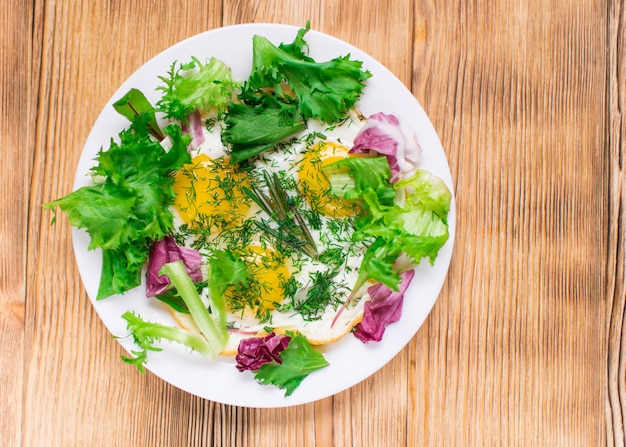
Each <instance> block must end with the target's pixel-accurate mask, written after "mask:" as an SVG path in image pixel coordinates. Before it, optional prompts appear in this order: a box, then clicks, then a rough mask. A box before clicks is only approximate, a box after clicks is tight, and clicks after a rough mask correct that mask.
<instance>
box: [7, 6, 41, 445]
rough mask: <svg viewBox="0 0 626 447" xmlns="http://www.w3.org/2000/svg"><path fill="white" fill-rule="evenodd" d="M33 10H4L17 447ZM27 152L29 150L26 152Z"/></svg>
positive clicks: (12, 414) (11, 396) (10, 385)
mask: <svg viewBox="0 0 626 447" xmlns="http://www.w3.org/2000/svg"><path fill="white" fill-rule="evenodd" d="M32 14H33V12H32V10H31V9H30V7H29V5H21V4H13V3H12V2H9V3H7V2H5V3H3V4H2V5H1V6H0V25H2V28H3V29H5V30H6V31H5V32H3V33H2V35H1V37H0V66H1V67H3V69H2V70H1V71H0V110H2V111H3V113H2V114H1V115H0V151H1V152H2V158H1V159H2V163H1V165H0V173H1V176H2V177H1V178H2V182H0V197H2V198H3V200H2V203H1V204H0V245H1V246H3V247H5V249H3V250H2V256H1V257H0V340H2V347H1V348H0V395H1V396H2V397H3V400H4V404H3V407H5V408H6V411H5V410H4V409H3V411H2V412H1V413H0V433H1V434H2V438H3V442H7V443H9V444H10V445H19V444H20V442H21V437H20V426H21V418H22V414H23V407H22V390H23V389H24V377H23V362H24V317H25V315H24V304H25V291H26V229H27V226H28V219H27V217H28V179H29V175H30V164H31V161H30V157H31V156H32V153H33V152H32V150H27V149H26V148H32V146H33V142H34V139H33V138H32V135H33V116H34V107H33V106H34V104H33V102H32V99H33V98H32V90H31V86H30V84H29V77H30V73H31V70H32V68H33V67H32V66H31V65H30V64H29V63H28V61H29V60H30V54H29V51H30V49H31V43H32V42H31V41H30V40H29V39H28V38H23V36H30V34H31V28H30V27H31V24H30V17H31V16H32ZM25 149H26V150H25Z"/></svg>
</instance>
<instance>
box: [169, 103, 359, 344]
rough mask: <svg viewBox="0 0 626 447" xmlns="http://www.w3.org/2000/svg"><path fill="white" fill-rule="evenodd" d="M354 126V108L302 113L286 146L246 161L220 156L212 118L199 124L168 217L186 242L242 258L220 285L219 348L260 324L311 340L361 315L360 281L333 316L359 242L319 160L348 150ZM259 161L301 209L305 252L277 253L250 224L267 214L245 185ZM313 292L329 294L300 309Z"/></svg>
mask: <svg viewBox="0 0 626 447" xmlns="http://www.w3.org/2000/svg"><path fill="white" fill-rule="evenodd" d="M362 126H363V118H362V117H361V116H360V115H359V114H357V113H356V112H355V113H353V114H351V115H350V116H349V117H348V118H347V119H346V120H344V121H343V122H341V123H339V124H336V125H334V126H332V127H330V126H325V125H324V124H322V123H320V122H315V121H313V120H311V121H310V122H309V127H308V129H307V130H305V131H304V132H302V134H300V135H298V136H297V137H296V138H295V140H294V141H293V142H292V144H290V145H289V147H281V148H280V149H276V150H271V151H267V152H266V153H263V154H262V155H261V156H260V157H257V158H256V159H255V160H254V163H253V169H242V168H240V167H238V166H235V165H231V164H230V163H229V160H228V154H227V151H226V150H225V148H224V146H223V145H222V144H221V141H220V138H219V126H214V127H213V128H211V129H205V130H204V131H205V142H204V143H203V144H202V145H201V146H200V147H199V148H198V149H197V155H195V156H194V157H193V159H192V162H191V163H190V164H189V165H186V166H185V167H183V168H182V169H180V170H179V171H178V173H177V174H176V176H175V179H174V180H175V187H174V191H175V193H176V200H175V203H174V210H175V215H176V216H177V222H176V224H177V227H178V228H179V231H180V233H182V234H183V235H184V237H185V238H186V240H187V241H188V245H191V246H194V247H198V246H199V247H201V249H200V250H201V251H204V252H205V253H209V252H210V251H211V250H212V249H216V248H218V249H225V250H228V251H230V252H231V253H235V254H236V255H237V256H238V257H239V258H240V259H242V260H243V261H244V262H245V263H246V265H247V270H248V278H247V283H246V285H245V286H238V287H235V286H231V287H229V288H228V289H227V290H226V292H225V299H226V302H227V310H228V316H227V320H228V324H229V331H230V339H229V342H228V345H227V346H226V348H225V349H224V351H223V354H225V355H234V354H236V352H237V347H238V345H239V342H240V341H241V340H242V339H244V338H247V337H251V336H262V335H265V334H266V333H267V331H268V330H273V331H275V332H277V333H281V332H282V333H284V332H287V331H298V332H300V333H301V334H303V335H304V336H305V337H306V338H307V339H308V340H309V342H310V343H311V344H318V345H319V344H326V343H331V342H333V341H336V340H338V339H340V338H341V337H343V336H344V335H345V334H346V333H348V332H349V331H350V330H351V329H352V328H353V327H354V325H356V324H357V323H358V322H359V321H360V320H361V318H362V314H363V305H364V302H365V299H361V298H362V296H363V295H364V294H365V292H364V291H365V290H366V287H362V288H361V291H360V292H359V293H358V294H357V295H356V296H355V297H354V299H353V300H351V304H350V305H349V306H348V307H346V308H345V309H342V312H341V313H340V315H339V317H338V318H337V319H336V321H334V323H333V320H335V317H336V316H337V313H338V310H339V308H341V305H342V303H343V301H344V300H345V299H346V298H347V297H348V295H350V293H351V291H352V287H353V286H354V284H356V281H357V276H358V268H359V266H360V263H361V259H362V256H363V253H364V251H365V247H364V246H359V245H358V244H355V243H353V242H352V241H351V239H350V235H351V231H352V230H351V226H350V225H351V224H350V222H351V220H350V218H351V217H352V216H355V214H356V213H357V212H358V209H357V208H356V207H355V205H354V204H352V203H350V202H348V201H347V200H345V199H340V198H337V197H334V196H332V195H331V194H330V191H329V189H330V184H329V182H328V179H327V178H326V176H325V174H324V172H323V171H322V168H323V167H324V166H327V165H329V164H331V163H333V162H335V161H337V160H341V159H344V158H346V157H349V156H350V155H349V148H350V147H351V146H352V142H353V140H354V138H355V136H356V135H357V133H358V131H359V130H360V128H361V127H362ZM262 170H266V171H267V172H270V173H277V174H279V175H280V177H281V178H282V179H283V182H284V183H285V184H286V185H287V186H286V188H288V196H289V197H290V198H291V200H292V201H294V202H297V203H298V204H299V205H298V206H299V207H300V208H302V210H303V213H306V216H307V219H308V221H307V227H308V229H309V231H310V233H311V237H312V238H313V240H314V241H315V244H316V246H317V250H318V256H317V257H316V258H315V259H313V258H310V257H306V256H302V255H298V254H297V253H294V252H289V251H287V252H286V253H282V252H281V250H280V249H279V248H280V247H278V246H279V245H280V244H281V243H282V242H284V241H280V240H275V239H272V238H271V237H268V235H267V234H265V233H264V232H263V231H262V230H261V229H260V228H258V226H257V225H256V224H255V222H258V221H264V222H269V221H270V220H271V219H270V216H267V215H265V214H264V213H263V212H262V210H261V209H260V208H259V206H258V205H257V204H256V203H255V202H254V201H253V200H251V198H250V196H249V194H247V193H246V188H249V189H252V188H253V185H255V184H258V181H259V179H258V174H257V177H255V172H259V171H262ZM313 217H314V219H313ZM311 219H312V220H311ZM320 278H321V279H320ZM324 294H325V295H324ZM322 295H324V296H326V295H327V296H328V297H330V298H329V300H330V301H329V303H328V304H327V305H326V307H323V306H324V304H322V305H321V307H320V308H315V309H314V311H310V309H308V307H310V306H309V303H311V302H312V301H316V300H318V299H319V298H320V297H321V296H322ZM205 299H207V304H208V298H207V297H206V296H205ZM175 318H176V319H177V321H178V323H179V324H180V325H181V326H183V327H187V328H193V327H194V325H193V321H191V320H190V318H189V317H188V316H187V315H184V314H175Z"/></svg>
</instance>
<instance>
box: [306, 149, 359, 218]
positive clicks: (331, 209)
mask: <svg viewBox="0 0 626 447" xmlns="http://www.w3.org/2000/svg"><path fill="white" fill-rule="evenodd" d="M349 151H350V150H349V149H348V148H347V147H345V146H343V145H341V144H337V143H334V142H330V141H324V142H321V143H318V144H316V145H315V146H313V147H311V149H310V150H307V151H305V152H304V153H303V158H302V160H301V162H300V170H299V172H298V179H299V182H298V187H299V189H300V192H301V193H302V195H303V196H304V197H305V199H306V200H307V202H309V204H310V205H311V207H312V208H313V209H314V210H316V211H319V212H320V213H322V214H324V215H326V216H330V217H347V216H352V215H354V214H355V213H356V211H357V206H356V205H355V204H353V203H351V202H350V201H348V200H345V199H343V198H340V197H336V196H335V195H333V194H332V193H331V191H330V183H329V181H328V178H327V177H326V174H324V171H322V168H323V167H324V166H328V165H330V164H331V163H334V162H336V161H339V160H342V159H344V158H347V157H348V156H349Z"/></svg>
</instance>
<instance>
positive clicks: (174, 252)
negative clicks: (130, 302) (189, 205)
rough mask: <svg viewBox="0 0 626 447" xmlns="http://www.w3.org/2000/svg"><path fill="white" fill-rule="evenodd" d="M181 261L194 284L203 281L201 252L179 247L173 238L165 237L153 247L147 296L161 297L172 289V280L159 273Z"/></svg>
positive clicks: (147, 278)
mask: <svg viewBox="0 0 626 447" xmlns="http://www.w3.org/2000/svg"><path fill="white" fill-rule="evenodd" d="M180 260H182V261H183V264H185V270H186V271H187V273H188V274H189V276H190V277H191V280H192V281H193V282H198V281H202V271H201V266H202V256H201V255H200V253H199V252H197V251H196V250H192V249H191V248H186V247H181V246H179V245H178V244H176V241H174V238H173V237H172V236H165V237H164V238H163V239H161V240H160V241H157V242H155V243H154V245H152V248H151V249H150V257H149V259H148V273H147V274H146V296H157V295H160V294H161V293H163V292H165V291H166V290H167V289H168V288H169V287H170V279H169V278H168V277H167V276H165V275H163V276H159V271H160V270H161V267H163V266H164V265H165V264H167V263H170V262H174V261H180Z"/></svg>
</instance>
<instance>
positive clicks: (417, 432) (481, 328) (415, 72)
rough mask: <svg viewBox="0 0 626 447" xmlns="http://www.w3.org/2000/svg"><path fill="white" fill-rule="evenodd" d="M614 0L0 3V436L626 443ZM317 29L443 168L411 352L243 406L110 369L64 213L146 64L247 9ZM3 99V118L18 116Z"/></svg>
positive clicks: (35, 440) (117, 365)
mask: <svg viewBox="0 0 626 447" xmlns="http://www.w3.org/2000/svg"><path fill="white" fill-rule="evenodd" d="M625 9H626V8H625V4H624V1H623V0H609V1H601V0H583V1H580V0H559V1H557V0H523V1H522V0H512V1H505V0H485V1H479V0H473V1H468V2H458V1H455V0H443V1H435V0H423V1H419V2H418V1H414V0H399V1H394V2H388V1H382V0H361V1H358V2H356V1H355V2H350V1H345V0H343V1H341V0H315V1H309V2H302V1H299V0H240V1H232V2H226V1H223V2H222V1H201V0H191V1H187V2H175V1H173V0H168V1H162V2H158V1H154V0H137V1H134V2H123V1H117V0H104V1H102V0H100V1H95V0H70V1H58V0H57V1H54V0H34V1H32V2H4V3H2V6H0V23H2V24H3V25H4V27H3V28H4V31H3V33H2V37H0V42H1V46H0V48H1V49H2V52H0V60H2V64H0V104H1V105H0V107H1V110H2V111H3V113H2V116H0V150H2V160H3V163H2V166H1V168H0V169H2V176H3V179H4V181H3V182H1V183H0V192H1V194H2V197H3V199H4V200H3V202H2V205H1V207H0V210H1V212H0V242H1V243H0V250H2V258H1V259H2V261H1V262H2V263H1V264H0V265H1V268H2V270H1V273H0V336H1V337H2V341H3V347H2V351H0V352H1V354H0V394H1V395H2V396H3V403H2V411H0V436H1V439H2V440H3V441H2V444H3V445H16V446H17V445H21V446H29V447H30V446H39V445H45V446H73V445H76V446H83V445H90V446H129V445H132V446H160V445H163V446H178V445H185V446H187V445H189V446H191V445H193V446H195V445H215V446H272V445H288V446H307V447H309V446H323V447H326V446H330V445H337V446H348V445H351V446H415V445H427V446H451V445H463V446H465V445H467V446H488V445H493V446H546V445H549V446H596V445H598V446H599V445H614V446H623V445H624V442H625V440H626V436H625V426H626V360H625V352H626V318H625V315H626V286H625V284H624V278H625V276H626V275H625V263H624V257H625V255H626V249H625V244H624V237H625V233H624V222H625V217H626V216H625V214H624V210H625V209H626V199H625V198H626V190H625V183H624V153H623V152H624V142H625V141H626V122H625V118H624V113H623V110H624V104H625V102H624V101H625V98H626V72H625V70H626V68H625V65H624V60H625V59H626V39H624V34H623V29H624V27H625V26H626V22H625V14H626V13H625ZM309 19H310V20H311V24H312V27H313V28H314V29H317V30H320V31H323V32H326V33H329V34H332V35H334V36H336V37H338V38H340V39H342V40H345V41H346V42H348V43H350V44H353V45H355V46H357V47H359V48H361V49H362V50H364V51H366V52H367V53H369V54H370V55H372V56H373V57H374V58H376V59H378V60H379V61H381V62H382V63H383V64H385V65H386V66H387V67H388V68H389V69H390V70H391V71H392V72H393V73H394V74H395V75H396V76H398V78H400V79H401V80H402V81H403V82H404V83H405V84H406V85H407V86H408V87H409V88H410V89H411V90H412V92H413V93H414V95H415V96H416V98H417V99H418V100H419V101H420V103H421V104H422V105H423V106H424V109H425V110H426V112H427V113H428V115H429V116H430V118H431V120H432V121H433V124H434V126H435V128H436V130H437V132H438V134H439V136H440V138H441V140H442V143H443V146H444V149H445V151H446V154H447V156H448V160H449V162H450V167H451V170H452V175H453V181H454V185H455V193H456V200H457V236H456V242H455V251H454V255H453V259H452V264H451V267H450V272H449V276H448V279H447V281H446V283H445V285H444V288H443V290H442V293H441V295H440V297H439V300H438V301H437V303H436V305H435V307H434V309H433V311H432V313H431V315H430V316H429V318H428V319H427V321H426V323H425V324H424V326H423V327H422V328H421V329H420V331H419V332H418V333H417V334H416V336H415V337H414V338H413V339H412V340H411V342H410V343H409V344H408V346H407V347H406V348H405V349H404V350H403V351H402V352H401V353H400V354H399V355H398V356H397V357H396V358H394V359H393V360H392V361H391V362H390V363H389V364H388V365H386V366H385V367H383V368H382V369H381V370H380V371H379V372H377V373H376V374H374V375H373V376H372V377H370V378H368V379H367V380H365V381H364V382H363V383H361V384H358V385H356V386H355V387H353V388H351V389H349V390H347V391H345V392H343V393H340V394H338V395H336V396H333V397H330V398H327V399H324V400H322V401H319V402H316V403H312V404H308V405H303V406H298V407H293V408H285V409H271V410H260V409H246V408H240V407H231V406H227V405H221V404H216V403H214V402H210V401H205V400H202V399H199V398H196V397H193V396H190V395H188V394H187V393H184V392H182V391H180V390H178V389H176V388H174V387H172V386H170V385H168V384H166V383H164V382H163V381H161V380H160V379H158V378H156V377H155V376H153V375H151V374H146V375H142V374H139V373H138V372H137V371H135V370H134V369H132V368H130V367H128V365H125V364H123V363H122V362H120V361H118V360H117V359H118V358H119V356H120V354H122V349H121V348H120V347H119V346H118V344H117V342H116V341H115V340H113V339H112V338H111V337H110V334H109V333H108V332H107V330H106V328H105V327H104V325H103V324H102V323H101V322H100V320H99V318H98V317H97V315H96V313H95V312H94V310H93V308H92V307H91V305H90V303H89V300H88V298H87V296H86V294H85V292H84V289H83V288H82V285H81V282H80V278H79V276H78V272H77V269H76V265H75V261H74V257H73V254H72V247H71V240H70V228H69V226H68V225H67V222H66V220H65V219H64V218H61V217H60V218H59V222H58V223H57V224H56V225H54V226H50V225H49V222H50V219H51V217H52V216H51V214H50V213H48V212H42V209H41V204H42V203H45V202H47V201H49V200H51V199H54V198H57V197H59V196H61V195H64V194H66V193H68V192H69V191H70V190H71V187H72V183H73V178H74V172H75V169H76V165H77V162H78V158H79V156H80V153H81V150H82V146H83V144H84V141H85V139H86V138H87V135H88V133H89V130H90V128H91V126H92V124H93V123H94V121H95V120H96V117H97V116H98V114H99V113H100V110H101V109H102V107H103V106H104V104H105V103H106V101H107V100H108V99H109V98H110V96H111V95H112V94H113V93H114V91H115V90H116V89H117V88H118V86H119V85H120V84H121V83H122V82H123V81H124V80H125V79H126V78H127V77H128V76H129V75H130V74H131V73H133V72H134V71H135V70H136V69H137V68H139V67H140V66H141V65H142V64H143V63H145V62H146V61H147V60H149V59H150V58H151V57H153V56H155V55H156V54H158V53H159V52H160V51H162V50H164V49H166V48H167V47H169V46H170V45H172V44H174V43H176V42H178V41H180V40H182V39H184V38H186V37H189V36H192V35H194V34H196V33H199V32H202V31H205V30H208V29H212V28H216V27H219V26H224V25H231V24H236V23H244V22H270V23H287V24H292V25H297V26H301V25H303V24H304V23H306V20H309ZM16 110H17V111H18V113H12V111H16Z"/></svg>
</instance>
